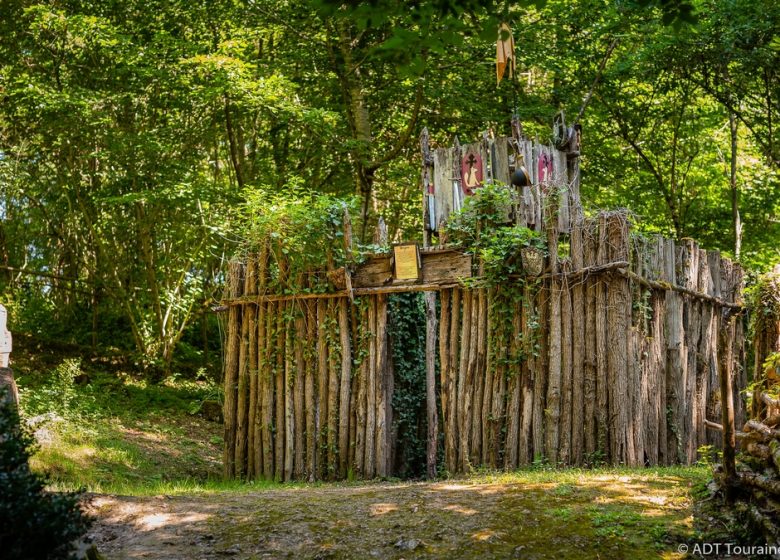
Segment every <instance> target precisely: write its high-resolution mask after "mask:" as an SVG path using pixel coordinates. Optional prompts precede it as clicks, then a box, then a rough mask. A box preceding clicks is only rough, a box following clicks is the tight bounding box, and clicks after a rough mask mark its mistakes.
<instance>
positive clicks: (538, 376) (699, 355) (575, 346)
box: [223, 139, 746, 480]
mask: <svg viewBox="0 0 780 560" xmlns="http://www.w3.org/2000/svg"><path fill="white" fill-rule="evenodd" d="M486 142H488V141H487V140H486ZM491 142H492V141H491ZM495 142H496V143H497V144H499V145H500V146H499V147H498V148H494V147H491V146H490V144H484V145H483V146H482V148H480V149H483V154H484V158H485V159H487V158H490V159H491V165H492V166H493V167H494V169H495V170H502V171H501V172H500V173H499V172H498V171H495V172H494V173H493V175H494V179H495V180H499V179H501V178H502V177H504V179H506V178H508V176H509V173H508V172H504V171H503V170H504V168H505V167H506V168H507V169H509V168H510V167H511V166H512V162H511V161H510V160H511V157H510V155H509V154H511V152H512V146H513V145H514V146H518V145H519V146H521V149H522V150H523V153H524V161H525V164H526V165H527V166H528V168H529V169H530V170H532V171H531V175H532V177H531V179H532V185H530V186H527V187H524V188H523V189H521V191H520V192H519V193H518V201H519V202H518V204H517V205H516V207H515V209H514V211H513V215H514V219H515V220H517V222H518V223H520V224H522V225H526V226H527V227H530V228H531V229H536V230H538V231H543V232H545V234H546V239H547V244H548V254H549V256H548V257H547V259H546V261H545V268H544V270H543V271H542V272H541V273H540V274H538V275H531V274H525V275H523V276H522V277H518V278H517V283H518V286H520V288H519V290H520V292H521V297H513V298H505V297H503V296H501V295H500V294H499V292H498V291H496V290H495V288H492V287H490V286H484V285H483V284H482V283H481V278H480V277H479V274H478V272H479V271H478V268H477V275H476V277H472V278H469V277H471V276H472V263H471V257H470V256H468V255H464V254H463V253H462V252H460V251H459V250H458V248H452V247H447V246H439V247H433V248H427V249H423V250H422V274H421V280H420V281H419V282H418V283H415V284H408V283H398V282H395V281H394V280H393V275H392V261H391V259H390V257H389V256H388V255H375V256H370V257H369V258H368V260H367V261H366V262H365V263H364V264H361V265H359V266H357V267H355V268H354V270H353V271H352V273H351V274H349V272H347V273H346V274H345V276H346V277H347V280H348V281H347V282H336V284H338V286H336V285H334V286H333V291H332V292H331V293H327V294H306V295H303V294H299V295H281V294H272V293H267V289H266V286H267V284H268V282H267V276H268V274H269V270H270V269H271V268H273V269H274V270H277V271H279V273H282V274H283V271H284V269H285V263H284V262H272V259H274V258H276V257H275V256H274V255H273V254H272V252H270V251H269V250H268V248H267V247H265V248H264V249H262V250H260V251H259V252H258V253H257V254H252V255H249V256H248V257H247V258H245V259H243V260H242V261H240V262H239V261H236V262H233V263H231V265H230V270H229V281H228V285H229V294H228V296H227V298H226V300H225V301H224V302H223V303H224V304H225V305H226V306H227V308H228V313H227V315H228V317H227V333H226V338H227V340H226V345H225V348H226V357H225V451H224V466H225V475H226V476H228V477H248V478H266V479H279V480H315V479H341V478H345V477H349V476H354V477H357V478H372V477H375V476H388V475H392V474H393V473H392V467H391V465H392V454H393V449H394V442H393V436H392V433H393V431H392V429H391V427H392V424H393V410H392V395H393V367H392V349H391V347H390V345H391V342H392V341H390V340H389V338H388V335H387V328H386V327H387V322H388V298H389V297H392V293H393V292H398V291H427V292H435V293H437V294H438V299H439V303H438V305H437V308H438V310H439V314H438V326H437V340H436V341H435V342H436V347H437V351H438V379H437V387H436V391H435V399H436V402H435V404H436V409H437V410H438V411H439V414H438V418H439V422H438V424H439V425H440V427H441V437H440V438H439V439H438V440H437V441H436V442H435V444H436V445H441V446H442V447H443V450H444V453H443V467H444V468H446V470H447V471H449V472H451V473H457V472H466V471H468V470H469V469H471V468H473V467H476V466H479V465H484V466H488V467H495V468H514V467H517V466H519V465H524V464H528V463H530V462H531V461H534V460H539V459H542V458H544V460H547V461H549V462H550V463H552V464H559V465H585V464H593V463H595V462H601V461H603V462H607V463H610V464H627V465H643V464H645V465H668V464H677V463H683V464H689V463H691V462H694V461H695V460H696V459H697V449H698V448H699V447H700V446H703V445H718V444H719V441H720V435H719V434H718V433H713V432H709V433H708V432H707V431H706V429H705V428H706V426H705V420H709V421H711V422H719V421H720V418H721V410H720V397H719V394H720V393H719V372H721V371H722V370H723V369H724V368H727V369H729V370H731V371H732V372H733V387H732V389H733V394H734V395H735V401H736V402H735V415H736V417H737V422H738V423H740V422H744V417H745V407H744V404H743V402H742V399H741V398H739V395H740V390H741V389H742V388H744V387H745V385H746V379H745V376H746V372H745V367H744V366H745V349H744V342H743V340H744V333H743V323H742V321H741V320H739V317H740V314H741V311H742V305H741V293H742V287H743V286H742V284H743V275H742V270H741V269H740V268H739V267H738V266H737V265H734V264H732V263H731V261H729V260H728V259H725V258H722V257H721V256H720V254H719V253H717V252H714V251H705V250H704V249H701V248H700V247H699V246H698V245H697V244H696V243H695V242H694V241H692V240H683V241H681V242H675V241H672V240H670V239H666V238H664V237H661V236H652V237H640V236H636V235H632V234H631V232H630V221H629V216H628V215H627V214H626V213H625V212H622V211H616V212H600V213H597V214H595V215H593V216H591V217H585V215H584V212H583V209H582V205H581V203H580V200H579V183H578V169H577V165H576V160H573V158H572V157H571V154H570V153H567V152H565V151H560V150H556V149H555V148H554V147H546V146H541V145H539V144H538V143H537V142H533V141H530V140H525V139H522V140H521V142H520V143H519V144H518V143H515V144H513V143H512V142H517V141H513V140H512V139H497V140H495ZM477 148H479V146H476V147H474V148H473V149H474V150H476V149H477ZM569 149H570V148H569ZM515 150H516V148H515ZM462 153H463V151H462V148H460V147H458V146H457V145H456V146H455V147H454V148H446V149H441V148H440V149H437V150H436V151H434V152H433V155H430V154H428V155H427V156H426V158H425V161H426V162H427V163H426V165H427V169H426V173H425V174H424V179H423V180H424V182H425V180H426V179H425V177H426V176H427V177H429V178H430V177H432V178H433V183H434V184H435V192H436V193H438V194H437V195H436V196H439V194H441V196H442V197H444V199H446V197H448V196H449V197H450V200H452V198H453V196H452V194H447V193H457V185H455V187H454V188H452V189H451V190H450V189H449V188H447V187H453V185H452V183H453V182H454V181H453V179H452V178H453V177H458V176H459V175H458V172H457V171H456V167H457V166H459V165H460V161H461V158H460V157H459V155H458V154H461V155H462ZM540 158H542V159H543V160H544V161H543V162H542V164H540V163H539V159H540ZM447 162H449V163H447ZM515 165H517V162H515ZM539 170H541V171H542V172H544V173H543V175H544V176H543V177H540V176H539ZM545 170H547V171H545ZM548 171H549V172H548ZM456 181H457V179H456ZM432 190H434V189H432ZM442 193H443V194H442ZM444 199H437V200H436V201H435V206H433V207H432V208H433V211H434V212H435V213H436V215H437V216H439V217H441V219H439V220H438V221H436V222H433V223H435V224H436V229H440V228H441V224H442V223H443V220H446V216H447V213H448V212H449V211H450V210H448V206H447V204H450V202H447V201H446V200H444ZM451 204H454V205H457V204H460V202H454V201H453V202H451ZM429 208H431V207H430V206H428V205H426V219H427V220H428V221H427V222H426V223H431V222H430V220H429V214H428V213H429V211H430V210H429ZM451 208H452V206H450V207H449V209H451ZM559 255H560V256H559ZM272 265H273V266H272ZM474 265H475V267H477V263H474ZM466 279H468V280H466ZM499 310H500V312H501V313H507V314H508V315H509V316H510V317H511V321H509V322H508V323H507V322H503V323H501V322H497V321H495V320H494V317H492V315H493V314H495V313H498V312H499ZM727 327H728V328H727ZM396 343H403V341H400V342H396ZM432 432H433V433H434V434H435V433H436V432H435V430H434V431H432ZM429 433H431V431H429ZM432 437H433V436H432Z"/></svg>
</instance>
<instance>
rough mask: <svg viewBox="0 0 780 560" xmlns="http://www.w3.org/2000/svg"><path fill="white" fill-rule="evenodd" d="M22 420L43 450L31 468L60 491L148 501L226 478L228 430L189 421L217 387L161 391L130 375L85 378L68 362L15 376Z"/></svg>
mask: <svg viewBox="0 0 780 560" xmlns="http://www.w3.org/2000/svg"><path fill="white" fill-rule="evenodd" d="M16 377H17V382H18V384H19V388H20V401H21V412H22V416H23V418H24V419H25V420H26V421H27V422H28V423H29V424H30V425H31V427H32V428H33V429H34V431H35V435H36V439H37V440H38V444H39V450H38V452H37V453H36V454H35V455H34V457H33V458H32V461H31V464H32V466H33V468H34V469H36V470H37V471H39V472H48V473H49V474H50V477H51V486H52V488H54V489H58V490H73V489H78V488H84V489H86V490H88V491H92V492H109V493H120V492H121V493H132V494H136V493H145V492H146V489H147V488H151V489H156V488H162V487H164V486H165V485H166V484H184V485H185V486H188V485H197V484H205V485H207V486H208V485H210V484H212V483H213V482H212V481H214V480H217V479H218V478H219V477H220V473H221V448H222V437H221V432H222V426H221V425H220V424H216V423H212V422H208V421H206V420H205V419H203V418H201V417H199V416H195V415H192V414H190V411H191V410H196V409H197V408H198V406H197V405H199V403H200V402H201V401H202V399H203V398H205V397H206V396H211V395H213V394H214V392H215V391H214V385H213V384H212V383H209V382H207V381H205V380H202V379H201V380H195V381H191V380H181V379H177V378H175V377H174V378H171V379H167V380H165V381H164V382H163V383H160V384H152V383H149V382H147V381H146V380H144V379H142V378H140V377H137V376H133V375H130V374H128V373H124V372H114V373H107V372H104V371H100V370H88V371H85V370H84V369H83V368H82V365H81V361H80V360H79V359H67V360H65V361H63V362H62V363H60V365H58V366H57V367H55V368H53V369H52V370H49V371H44V372H41V371H39V370H34V369H25V368H17V369H16Z"/></svg>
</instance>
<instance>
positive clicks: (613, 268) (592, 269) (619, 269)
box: [213, 261, 745, 312]
mask: <svg viewBox="0 0 780 560" xmlns="http://www.w3.org/2000/svg"><path fill="white" fill-rule="evenodd" d="M628 266H629V263H628V262H626V261H616V262H611V263H607V264H603V265H597V266H588V267H585V268H580V269H578V270H572V271H569V272H558V273H554V274H549V273H548V274H542V275H541V276H538V277H537V278H538V279H540V280H547V279H550V278H579V277H586V276H589V275H591V274H619V275H620V276H623V277H625V278H628V279H629V280H632V281H634V282H637V283H639V284H640V285H642V286H644V287H645V288H649V289H653V290H661V291H668V290H672V291H675V292H678V293H681V294H684V295H687V296H690V297H694V298H698V299H701V300H704V301H708V302H710V303H713V304H715V305H718V306H720V307H726V308H729V309H737V310H742V309H744V308H745V306H744V305H742V304H739V303H732V302H730V301H726V300H724V299H722V298H719V297H716V296H711V295H709V294H704V293H702V292H697V291H696V290H690V289H688V288H683V287H681V286H676V285H673V284H669V283H668V282H658V281H656V280H648V279H647V278H644V277H642V276H639V275H638V274H636V273H634V272H631V271H630V270H628V269H627V268H628ZM510 278H512V279H520V278H525V277H524V276H521V275H512V276H510ZM483 281H484V278H480V277H476V278H473V279H471V283H473V285H475V286H479V285H481V284H482V283H483ZM459 285H461V283H460V282H448V283H446V284H440V283H426V284H400V285H399V284H394V285H392V286H378V287H375V288H355V289H353V290H352V296H365V295H373V294H394V293H404V292H435V291H440V290H446V289H449V288H454V287H456V286H459ZM343 297H350V292H349V291H347V290H341V291H338V292H328V293H301V294H261V295H256V296H255V295H252V296H242V297H239V298H232V299H225V300H222V301H221V302H220V306H219V307H215V308H213V311H215V312H220V311H225V310H226V309H228V307H230V306H233V305H246V304H250V303H263V302H268V301H293V300H302V299H319V298H322V299H333V298H343Z"/></svg>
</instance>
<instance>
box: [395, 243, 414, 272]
mask: <svg viewBox="0 0 780 560" xmlns="http://www.w3.org/2000/svg"><path fill="white" fill-rule="evenodd" d="M393 255H394V257H395V279H396V280H419V279H420V267H419V262H420V261H419V258H420V257H419V253H418V250H417V245H413V244H410V245H395V246H394V247H393Z"/></svg>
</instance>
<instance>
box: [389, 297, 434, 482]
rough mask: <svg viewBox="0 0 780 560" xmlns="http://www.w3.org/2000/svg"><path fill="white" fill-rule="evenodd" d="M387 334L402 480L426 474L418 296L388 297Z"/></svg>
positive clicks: (422, 347) (398, 470)
mask: <svg viewBox="0 0 780 560" xmlns="http://www.w3.org/2000/svg"><path fill="white" fill-rule="evenodd" d="M388 305H389V313H388V316H389V321H388V329H389V334H390V340H391V346H392V357H393V369H394V380H395V388H394V392H393V425H394V429H395V430H396V431H397V436H398V437H397V441H398V442H399V443H398V447H397V452H396V468H395V472H396V473H397V475H398V476H400V477H402V478H416V477H419V476H422V475H423V474H424V473H425V452H426V429H427V428H426V417H425V411H426V409H425V302H424V298H423V296H422V294H420V293H405V294H395V295H392V296H390V298H389V300H388Z"/></svg>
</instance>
